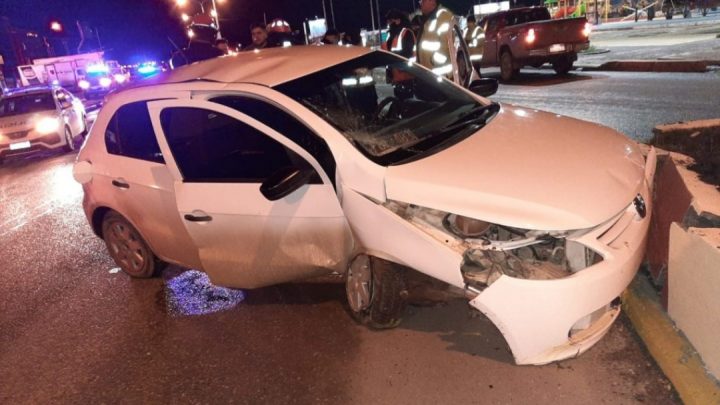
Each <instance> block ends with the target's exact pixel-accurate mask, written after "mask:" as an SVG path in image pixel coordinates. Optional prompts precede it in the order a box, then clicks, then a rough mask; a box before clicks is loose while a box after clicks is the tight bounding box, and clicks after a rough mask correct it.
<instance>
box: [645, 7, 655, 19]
mask: <svg viewBox="0 0 720 405" xmlns="http://www.w3.org/2000/svg"><path fill="white" fill-rule="evenodd" d="M647 16H648V21H652V20H653V19H654V18H655V6H650V8H648V9H647Z"/></svg>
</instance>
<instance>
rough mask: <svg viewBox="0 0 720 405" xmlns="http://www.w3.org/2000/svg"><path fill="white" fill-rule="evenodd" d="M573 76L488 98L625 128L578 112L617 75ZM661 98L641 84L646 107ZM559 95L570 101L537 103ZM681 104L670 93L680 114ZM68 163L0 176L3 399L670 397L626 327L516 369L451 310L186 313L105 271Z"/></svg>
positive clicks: (319, 296)
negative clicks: (366, 321) (359, 315)
mask: <svg viewBox="0 0 720 405" xmlns="http://www.w3.org/2000/svg"><path fill="white" fill-rule="evenodd" d="M577 76H580V77H576V78H574V80H570V81H566V82H559V81H556V80H555V79H553V78H551V77H550V78H546V77H545V76H544V75H543V74H540V75H538V76H537V77H536V76H531V78H530V79H526V81H525V82H524V85H523V86H519V85H513V86H505V85H503V86H501V91H500V93H499V95H498V97H497V99H500V100H510V101H513V102H518V103H520V102H523V103H524V104H535V105H536V106H537V107H540V106H543V108H545V109H548V108H547V106H548V105H549V106H551V107H553V108H556V112H558V113H563V114H568V115H575V116H579V115H582V114H589V115H590V116H589V117H586V118H591V117H597V118H602V119H605V120H608V121H610V123H615V124H616V125H617V126H616V128H619V129H622V127H623V125H626V124H623V123H624V122H626V120H625V119H624V118H622V117H621V116H619V115H618V114H619V113H622V112H624V111H626V110H627V109H629V108H630V107H622V106H620V104H623V105H632V104H628V103H629V101H625V102H622V103H619V102H616V103H613V102H611V100H606V99H604V98H600V99H599V100H596V103H597V104H598V105H601V106H603V107H602V108H601V109H600V110H601V111H605V113H606V114H603V113H601V111H595V110H593V109H592V108H589V107H587V108H588V109H589V110H591V112H588V113H585V112H584V110H585V109H584V108H582V105H585V106H589V105H590V104H591V103H592V100H593V98H592V97H591V95H590V94H589V93H590V92H591V91H600V90H599V89H600V88H601V87H594V86H596V84H595V83H611V84H610V85H611V86H613V88H618V89H622V88H628V87H625V86H621V85H619V83H616V82H617V79H615V80H614V79H613V78H614V77H617V75H616V74H612V75H607V74H599V73H593V74H592V75H590V77H589V78H585V77H584V76H586V75H585V74H580V75H577ZM620 76H622V75H620ZM638 80H639V79H638ZM643 80H650V83H655V84H657V83H660V82H662V83H664V82H666V81H670V79H664V80H663V79H660V80H654V81H653V79H652V78H651V79H643ZM697 80H701V81H702V80H711V76H698V77H697ZM715 80H717V79H715ZM704 83H705V84H695V81H693V80H688V81H687V82H686V83H685V85H684V86H683V85H678V87H677V88H689V87H691V86H697V87H698V88H703V87H705V86H707V83H708V82H704ZM588 86H589V87H588ZM586 92H587V93H588V94H586ZM662 92H665V90H663V91H662ZM662 92H661V91H659V90H647V91H646V94H647V97H649V99H648V100H645V101H646V102H647V103H656V100H657V97H658V95H659V94H661V93H662ZM557 94H563V95H565V96H567V97H568V99H567V100H562V101H553V102H550V103H549V104H544V103H543V100H549V99H551V98H553V97H555V95H557ZM602 94H606V97H609V93H602ZM663 94H664V93H663ZM683 94H685V93H683ZM668 96H670V94H668ZM569 97H573V98H572V99H570V98H569ZM615 98H616V99H619V100H635V101H637V100H638V98H639V95H629V94H625V93H621V94H618V95H616V96H615ZM690 98H691V95H687V94H686V95H684V96H682V97H681V96H680V95H679V94H675V95H674V97H672V99H673V100H675V101H676V104H675V108H677V109H680V108H684V107H682V105H681V104H678V103H677V101H682V100H687V99H690ZM708 100H709V98H707V97H706V98H705V102H709V101H708ZM613 105H614V108H612V107H613ZM697 105H699V103H698V104H692V106H697ZM715 105H717V103H715ZM638 109H639V110H640V111H641V113H644V112H647V111H655V109H651V108H647V109H646V108H645V107H642V106H640V107H638ZM665 111H672V109H667V110H666V109H662V110H661V112H665ZM681 114H683V113H681ZM684 114H689V113H684ZM716 115H717V114H716ZM661 116H662V114H660V115H659V116H657V117H655V118H653V120H655V121H653V122H661V121H662V120H661V118H660V117H661ZM658 120H660V121H658ZM649 125H650V123H649V122H645V123H643V124H642V125H641V126H629V127H628V128H644V127H649ZM636 130H637V131H640V130H639V129H636ZM73 158H74V155H72V154H48V155H46V156H37V157H34V158H31V159H23V160H18V159H15V160H11V161H9V162H7V164H6V165H4V166H2V167H0V246H3V247H4V248H3V253H2V254H0V297H1V298H0V403H13V404H14V403H33V404H35V403H88V402H96V403H230V402H235V403H270V402H273V403H299V404H310V403H360V404H375V403H383V404H405V403H407V404H410V403H412V404H424V403H548V404H549V403H553V404H554V403H613V404H626V403H627V404H630V403H639V402H646V403H653V404H665V403H677V399H676V397H675V396H674V393H673V391H672V389H671V388H670V386H669V383H668V382H667V380H665V379H664V377H662V376H661V374H660V373H659V372H658V370H657V368H656V367H655V365H654V364H653V363H652V361H651V360H650V358H649V357H648V356H647V355H646V353H645V352H644V350H643V349H642V346H641V344H640V343H639V342H638V340H637V338H636V336H635V335H634V334H633V332H632V330H631V328H630V327H629V326H628V323H627V322H626V321H625V320H624V319H621V321H620V322H618V323H616V325H614V327H613V328H612V329H611V331H610V333H609V334H608V335H607V336H606V337H605V339H603V340H602V341H601V342H600V343H599V344H598V345H596V346H595V347H594V348H593V349H592V350H590V351H589V352H587V353H586V354H584V355H583V356H581V357H579V358H577V359H572V360H568V361H563V362H560V363H556V364H551V365H547V366H542V367H528V366H525V367H519V366H515V365H514V364H513V363H512V357H511V355H510V353H509V352H508V349H507V347H506V345H505V343H504V341H503V339H502V336H501V335H500V333H499V332H498V331H497V330H496V329H495V327H494V326H493V325H492V324H491V323H490V322H489V321H488V320H486V319H485V318H484V317H482V316H473V313H472V312H470V311H468V309H467V306H466V305H465V303H464V302H462V301H450V302H449V303H447V304H445V305H441V306H435V307H411V308H410V309H409V313H408V315H407V317H406V319H405V321H404V323H403V324H401V326H400V327H398V328H397V329H394V330H390V331H383V332H374V331H369V330H368V329H366V328H365V327H363V326H360V325H357V324H356V323H355V322H354V321H353V320H352V319H351V317H350V316H349V315H348V313H347V309H346V304H345V299H344V292H343V289H342V287H341V286H340V285H338V284H332V283H326V284H289V285H282V286H277V287H270V288H265V289H260V290H255V291H246V295H247V298H246V299H245V300H244V301H243V302H241V303H239V304H238V305H237V306H236V307H234V308H230V309H227V310H225V311H221V312H217V313H213V314H206V315H196V316H186V315H182V314H181V313H179V312H178V311H177V310H176V308H174V307H172V306H171V305H170V302H171V299H170V298H169V297H170V296H169V295H168V288H167V286H168V284H170V283H171V282H172V281H171V280H174V279H175V278H176V277H178V275H180V274H181V273H183V271H184V270H185V269H179V268H175V267H171V268H169V269H167V270H165V272H164V273H163V276H162V277H160V278H156V279H151V280H132V279H130V278H128V277H126V276H124V275H123V274H122V273H117V272H116V271H115V267H116V266H115V264H114V263H113V262H112V260H111V259H110V258H109V256H108V255H107V254H106V251H105V246H104V244H103V243H102V241H101V240H99V239H98V238H97V237H95V236H94V235H93V233H92V231H91V230H90V228H89V226H88V225H87V222H86V220H85V218H84V215H83V213H82V210H81V208H80V203H81V198H82V195H81V188H80V186H79V185H77V184H75V183H74V182H73V181H72V177H71V164H72V161H73ZM201 295H202V291H201Z"/></svg>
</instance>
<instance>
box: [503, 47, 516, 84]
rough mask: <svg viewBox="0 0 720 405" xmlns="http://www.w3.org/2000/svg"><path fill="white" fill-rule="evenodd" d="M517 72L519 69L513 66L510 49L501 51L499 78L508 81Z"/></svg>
mask: <svg viewBox="0 0 720 405" xmlns="http://www.w3.org/2000/svg"><path fill="white" fill-rule="evenodd" d="M519 72H520V69H516V68H515V63H514V60H513V56H512V54H511V53H510V51H503V53H502V54H501V55H500V78H502V79H503V81H506V82H509V81H510V80H512V79H513V78H514V77H515V76H516V75H517V74H518V73H519Z"/></svg>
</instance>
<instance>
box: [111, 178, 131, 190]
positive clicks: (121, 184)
mask: <svg viewBox="0 0 720 405" xmlns="http://www.w3.org/2000/svg"><path fill="white" fill-rule="evenodd" d="M112 185H113V186H115V187H117V188H130V185H129V184H127V183H125V181H123V180H113V181H112Z"/></svg>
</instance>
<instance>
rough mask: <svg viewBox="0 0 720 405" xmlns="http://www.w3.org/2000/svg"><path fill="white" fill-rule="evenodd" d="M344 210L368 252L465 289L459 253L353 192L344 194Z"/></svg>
mask: <svg viewBox="0 0 720 405" xmlns="http://www.w3.org/2000/svg"><path fill="white" fill-rule="evenodd" d="M343 210H344V211H345V215H346V216H347V218H348V222H350V227H351V228H352V230H353V235H354V236H355V238H356V239H357V242H358V243H359V244H360V245H361V246H362V248H363V250H364V251H365V252H367V253H369V254H371V255H374V256H377V257H381V258H383V259H387V260H390V261H393V262H397V263H400V264H403V265H405V266H408V267H411V268H414V269H416V270H418V271H421V272H423V273H425V274H427V275H429V276H432V277H435V278H437V279H438V280H442V281H444V282H446V283H448V284H450V285H453V286H455V287H458V288H464V282H463V279H462V275H461V274H460V265H461V263H462V255H460V254H459V253H458V252H456V251H453V250H452V249H451V248H449V247H447V246H443V245H442V244H440V243H438V241H437V240H436V239H433V238H432V237H431V236H429V235H427V234H426V233H423V232H421V231H419V230H418V229H417V228H416V227H414V226H413V225H411V224H410V223H409V222H407V221H405V220H404V219H402V218H401V217H399V216H397V215H395V214H394V213H393V212H391V211H390V210H388V209H387V208H385V207H383V206H382V205H380V204H377V203H376V202H373V201H371V200H370V199H368V198H367V197H365V196H363V195H362V194H360V193H357V192H355V191H354V190H350V189H345V190H344V191H343ZM450 269H453V270H450Z"/></svg>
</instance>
